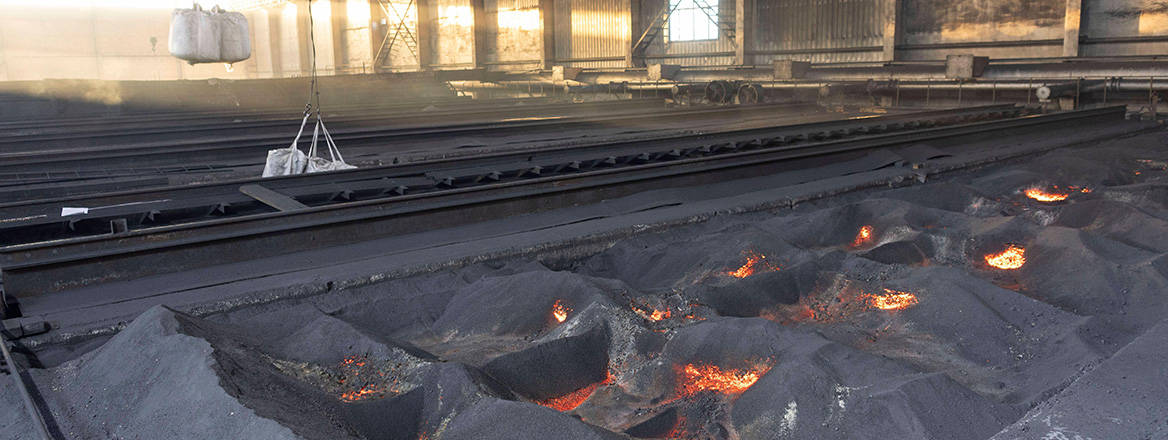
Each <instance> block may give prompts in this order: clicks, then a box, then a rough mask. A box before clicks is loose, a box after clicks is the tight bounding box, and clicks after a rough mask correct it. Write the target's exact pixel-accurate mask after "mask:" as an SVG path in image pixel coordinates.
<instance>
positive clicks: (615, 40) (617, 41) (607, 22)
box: [556, 0, 632, 67]
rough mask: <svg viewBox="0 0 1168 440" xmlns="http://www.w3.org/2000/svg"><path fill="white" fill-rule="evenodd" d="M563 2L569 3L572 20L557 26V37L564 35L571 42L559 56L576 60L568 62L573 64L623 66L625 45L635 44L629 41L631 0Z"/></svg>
mask: <svg viewBox="0 0 1168 440" xmlns="http://www.w3.org/2000/svg"><path fill="white" fill-rule="evenodd" d="M563 3H565V4H566V5H567V9H568V11H567V12H568V14H567V15H568V20H569V22H568V25H567V26H564V27H561V28H560V29H557V35H556V39H557V41H558V40H559V39H561V38H564V39H566V40H567V43H568V44H567V47H566V48H564V49H565V51H563V52H558V53H557V56H558V57H560V58H567V59H569V60H575V61H571V62H569V63H566V64H568V65H571V66H579V67H622V66H624V65H625V62H624V56H625V52H626V51H627V49H626V48H627V47H628V46H630V45H631V44H632V43H630V42H629V34H630V33H631V32H632V24H631V22H630V19H631V13H630V3H629V0H569V1H566V2H563ZM557 6H559V4H557ZM564 31H566V32H564ZM565 33H566V35H565ZM617 58H619V60H618V59H617Z"/></svg>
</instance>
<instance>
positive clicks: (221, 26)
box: [170, 4, 251, 64]
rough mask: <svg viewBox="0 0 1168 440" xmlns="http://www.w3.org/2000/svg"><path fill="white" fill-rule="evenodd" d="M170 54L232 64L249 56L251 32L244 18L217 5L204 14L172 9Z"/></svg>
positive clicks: (197, 9)
mask: <svg viewBox="0 0 1168 440" xmlns="http://www.w3.org/2000/svg"><path fill="white" fill-rule="evenodd" d="M170 53H171V55H174V56H175V57H176V58H179V59H183V60H186V61H187V62H189V63H191V64H197V63H235V62H239V61H243V60H246V59H248V58H250V57H251V31H250V30H249V29H248V24H247V17H244V16H243V14H241V13H238V12H226V11H223V10H221V9H219V7H218V6H216V7H214V8H213V9H211V10H210V11H204V10H203V8H202V7H200V6H199V5H198V4H195V7H194V8H192V9H175V10H174V13H173V14H172V15H171V20H170Z"/></svg>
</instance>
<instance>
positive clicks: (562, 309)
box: [552, 299, 572, 322]
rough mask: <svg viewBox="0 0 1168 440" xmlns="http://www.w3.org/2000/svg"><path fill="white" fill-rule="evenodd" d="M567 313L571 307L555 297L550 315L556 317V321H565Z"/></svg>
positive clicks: (570, 311)
mask: <svg viewBox="0 0 1168 440" xmlns="http://www.w3.org/2000/svg"><path fill="white" fill-rule="evenodd" d="M569 313H572V308H571V307H568V306H565V305H563V304H562V303H560V300H558V299H557V300H556V303H555V304H552V317H553V318H556V322H564V321H567V320H568V314H569Z"/></svg>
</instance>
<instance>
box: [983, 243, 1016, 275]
mask: <svg viewBox="0 0 1168 440" xmlns="http://www.w3.org/2000/svg"><path fill="white" fill-rule="evenodd" d="M985 262H986V264H988V265H990V266H992V267H996V268H998V269H1003V270H1014V269H1017V268H1020V267H1022V265H1023V264H1026V249H1024V248H1021V247H1018V246H1015V245H1010V247H1008V248H1006V250H1004V251H1001V252H999V253H996V254H988V255H986V256H985Z"/></svg>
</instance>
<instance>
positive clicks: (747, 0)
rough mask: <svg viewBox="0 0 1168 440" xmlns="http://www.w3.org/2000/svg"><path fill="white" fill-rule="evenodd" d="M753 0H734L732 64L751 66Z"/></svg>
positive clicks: (752, 61) (752, 63)
mask: <svg viewBox="0 0 1168 440" xmlns="http://www.w3.org/2000/svg"><path fill="white" fill-rule="evenodd" d="M754 17H755V5H754V0H734V46H735V47H734V64H736V65H739V66H752V65H754V60H753V59H751V58H749V54H750V47H749V46H750V44H751V41H753V40H754V38H753V34H754Z"/></svg>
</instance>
